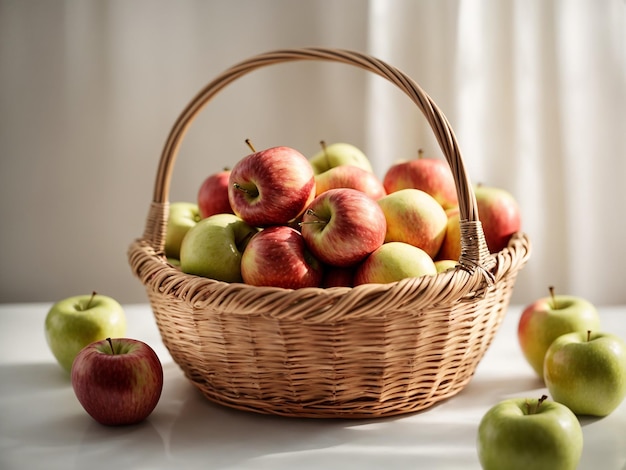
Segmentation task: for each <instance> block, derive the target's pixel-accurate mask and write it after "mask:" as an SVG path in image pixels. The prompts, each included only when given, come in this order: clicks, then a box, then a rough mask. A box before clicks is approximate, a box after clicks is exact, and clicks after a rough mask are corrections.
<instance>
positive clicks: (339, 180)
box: [315, 165, 386, 199]
mask: <svg viewBox="0 0 626 470" xmlns="http://www.w3.org/2000/svg"><path fill="white" fill-rule="evenodd" d="M334 188H352V189H358V190H359V191H363V192H364V193H365V194H367V195H368V196H369V197H371V198H372V199H379V198H381V197H383V196H384V195H385V194H386V192H385V188H384V187H383V183H382V182H381V181H380V180H379V179H378V177H377V176H376V175H375V174H374V173H372V172H371V171H367V170H364V169H363V168H359V167H358V166H353V165H339V166H336V167H334V168H331V169H330V170H327V171H325V172H323V173H320V174H318V175H316V176H315V194H316V195H317V196H319V195H320V194H321V193H323V192H325V191H328V190H329V189H334Z"/></svg>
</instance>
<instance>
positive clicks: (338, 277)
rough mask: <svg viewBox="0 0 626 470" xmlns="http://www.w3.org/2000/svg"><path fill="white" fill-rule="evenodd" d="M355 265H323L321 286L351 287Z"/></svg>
mask: <svg viewBox="0 0 626 470" xmlns="http://www.w3.org/2000/svg"><path fill="white" fill-rule="evenodd" d="M355 271H356V267H355V266H349V267H346V268H340V267H338V266H330V265H327V266H324V274H323V276H322V287H324V288H330V287H353V286H354V273H355Z"/></svg>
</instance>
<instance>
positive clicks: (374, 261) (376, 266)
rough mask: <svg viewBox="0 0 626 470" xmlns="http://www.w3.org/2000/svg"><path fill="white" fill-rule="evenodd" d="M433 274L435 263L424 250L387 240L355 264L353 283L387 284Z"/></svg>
mask: <svg viewBox="0 0 626 470" xmlns="http://www.w3.org/2000/svg"><path fill="white" fill-rule="evenodd" d="M435 274H437V268H436V267H435V263H434V261H433V260H432V258H431V257H430V256H428V253H426V252H425V251H424V250H422V249H421V248H418V247H416V246H413V245H409V244H408V243H403V242H388V243H384V244H383V245H381V246H380V247H379V248H378V249H377V250H376V251H374V252H373V253H372V254H371V255H369V256H368V257H367V258H366V259H365V260H364V261H363V262H362V263H360V264H359V265H358V266H357V269H356V273H355V275H354V285H355V286H358V285H360V284H372V283H375V284H387V283H390V282H396V281H401V280H402V279H406V278H409V277H421V276H430V275H435Z"/></svg>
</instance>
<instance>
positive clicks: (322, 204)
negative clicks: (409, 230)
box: [300, 188, 387, 267]
mask: <svg viewBox="0 0 626 470" xmlns="http://www.w3.org/2000/svg"><path fill="white" fill-rule="evenodd" d="M300 227H301V228H300V230H301V231H302V236H303V237H304V240H305V241H306V243H307V246H308V247H309V249H310V250H311V252H312V253H313V255H314V256H315V257H316V258H317V259H319V260H320V261H322V262H323V263H325V264H330V265H333V266H342V267H345V266H352V265H355V264H357V263H358V262H360V261H361V260H363V259H364V258H365V257H366V256H367V255H369V254H370V253H371V252H373V251H374V250H376V249H377V248H378V247H379V246H380V245H382V244H383V242H384V240H385V233H386V230H387V223H386V221H385V214H383V211H382V209H381V208H380V206H379V205H378V204H377V203H376V201H374V200H373V199H372V198H370V197H369V196H368V195H366V194H365V193H363V192H362V191H358V190H356V189H351V188H337V189H330V190H328V191H325V192H323V193H322V194H320V195H319V196H317V197H316V198H315V199H314V200H313V202H312V203H311V205H310V206H309V207H308V208H307V210H306V211H305V213H304V216H303V218H302V222H301V223H300Z"/></svg>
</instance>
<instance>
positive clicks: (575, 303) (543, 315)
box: [517, 287, 600, 379]
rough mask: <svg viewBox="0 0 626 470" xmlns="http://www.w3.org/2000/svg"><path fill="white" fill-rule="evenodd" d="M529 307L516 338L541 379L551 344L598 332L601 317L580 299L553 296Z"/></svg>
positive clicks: (551, 290) (591, 305)
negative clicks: (567, 336) (573, 335)
mask: <svg viewBox="0 0 626 470" xmlns="http://www.w3.org/2000/svg"><path fill="white" fill-rule="evenodd" d="M549 290H550V296H549V297H544V298H542V299H539V300H537V301H535V302H533V303H532V304H530V305H528V306H527V307H526V308H525V309H524V311H523V312H522V315H521V317H520V320H519V324H518V328H517V338H518V342H519V345H520V348H521V349H522V353H523V354H524V357H525V358H526V360H527V361H528V363H529V364H530V365H531V367H532V368H533V370H534V371H535V372H536V373H537V375H538V376H539V377H540V378H542V379H543V360H544V358H545V355H546V351H547V350H548V348H549V347H550V345H551V344H552V342H553V341H554V340H555V339H557V338H558V337H559V336H561V335H564V334H566V333H573V332H582V333H585V332H587V331H588V330H591V331H597V330H599V328H600V316H599V315H598V311H597V309H596V308H595V306H594V305H593V304H591V303H590V302H589V301H587V300H585V299H582V298H580V297H575V296H571V295H555V294H554V288H553V287H550V288H549Z"/></svg>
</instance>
